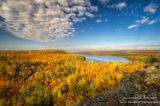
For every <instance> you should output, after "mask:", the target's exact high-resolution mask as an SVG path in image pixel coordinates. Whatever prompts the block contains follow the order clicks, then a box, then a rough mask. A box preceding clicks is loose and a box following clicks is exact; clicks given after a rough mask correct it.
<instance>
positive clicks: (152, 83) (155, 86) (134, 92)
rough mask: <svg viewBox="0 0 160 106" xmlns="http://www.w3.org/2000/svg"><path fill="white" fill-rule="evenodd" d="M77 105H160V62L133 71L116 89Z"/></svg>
mask: <svg viewBox="0 0 160 106" xmlns="http://www.w3.org/2000/svg"><path fill="white" fill-rule="evenodd" d="M76 106H160V64H159V63H156V64H154V65H152V66H149V67H146V68H144V69H142V70H141V71H139V72H135V73H132V74H130V75H128V76H126V77H125V78H123V79H122V80H121V81H120V82H119V85H118V87H117V88H116V89H113V90H107V91H106V92H103V93H101V94H99V95H98V96H96V97H95V98H90V99H87V100H84V101H82V102H80V103H79V104H77V105H76Z"/></svg>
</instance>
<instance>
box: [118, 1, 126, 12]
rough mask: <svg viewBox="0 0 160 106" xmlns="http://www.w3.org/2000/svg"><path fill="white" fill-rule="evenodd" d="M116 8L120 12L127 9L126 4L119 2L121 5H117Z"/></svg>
mask: <svg viewBox="0 0 160 106" xmlns="http://www.w3.org/2000/svg"><path fill="white" fill-rule="evenodd" d="M116 7H117V8H118V9H120V10H122V9H123V8H125V7H127V4H126V3H125V2H121V3H118V4H117V5H116Z"/></svg>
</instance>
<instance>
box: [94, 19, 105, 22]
mask: <svg viewBox="0 0 160 106" xmlns="http://www.w3.org/2000/svg"><path fill="white" fill-rule="evenodd" d="M96 22H97V23H102V22H108V19H97V20H96Z"/></svg>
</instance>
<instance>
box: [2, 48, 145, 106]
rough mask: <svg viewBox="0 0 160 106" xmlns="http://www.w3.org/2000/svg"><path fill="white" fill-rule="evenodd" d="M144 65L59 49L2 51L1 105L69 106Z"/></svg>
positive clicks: (113, 83)
mask: <svg viewBox="0 0 160 106" xmlns="http://www.w3.org/2000/svg"><path fill="white" fill-rule="evenodd" d="M144 65H145V64H144V63H141V62H129V63H120V62H106V63H105V62H104V63H96V62H86V61H85V58H84V57H81V56H77V55H73V54H69V53H65V52H64V51H61V50H44V51H43V50H42V51H1V52H0V106H11V105H13V106H23V105H25V106H50V105H54V106H70V105H73V104H75V103H78V102H79V101H81V100H83V99H85V98H91V97H94V96H95V95H97V94H98V93H100V92H103V91H105V90H107V89H111V88H115V87H116V86H117V83H118V81H120V80H121V79H122V78H123V77H124V76H126V75H128V74H129V73H132V72H135V71H139V70H140V69H141V68H142V67H144Z"/></svg>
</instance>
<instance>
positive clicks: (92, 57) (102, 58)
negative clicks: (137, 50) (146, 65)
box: [76, 54, 129, 63]
mask: <svg viewBox="0 0 160 106" xmlns="http://www.w3.org/2000/svg"><path fill="white" fill-rule="evenodd" d="M76 55H80V56H84V57H86V61H95V62H124V63H127V62H128V61H129V60H128V59H127V58H124V57H120V56H95V55H86V54H76Z"/></svg>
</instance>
